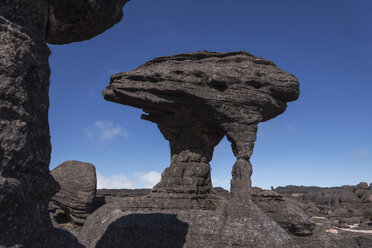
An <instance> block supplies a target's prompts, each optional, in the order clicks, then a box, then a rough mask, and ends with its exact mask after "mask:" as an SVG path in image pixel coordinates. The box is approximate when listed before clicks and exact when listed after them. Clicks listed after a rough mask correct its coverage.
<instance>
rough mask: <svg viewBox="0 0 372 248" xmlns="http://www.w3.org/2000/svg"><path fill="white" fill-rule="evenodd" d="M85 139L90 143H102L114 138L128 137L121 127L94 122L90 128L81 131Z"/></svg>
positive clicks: (105, 122) (108, 123)
mask: <svg viewBox="0 0 372 248" xmlns="http://www.w3.org/2000/svg"><path fill="white" fill-rule="evenodd" d="M83 132H84V134H85V137H87V139H89V140H91V141H95V142H103V141H108V140H112V139H114V138H116V137H124V138H126V137H128V133H127V131H125V129H124V128H122V127H121V126H119V125H117V124H114V123H113V122H109V121H102V120H98V121H96V122H95V123H94V124H93V125H92V126H89V127H85V128H84V129H83Z"/></svg>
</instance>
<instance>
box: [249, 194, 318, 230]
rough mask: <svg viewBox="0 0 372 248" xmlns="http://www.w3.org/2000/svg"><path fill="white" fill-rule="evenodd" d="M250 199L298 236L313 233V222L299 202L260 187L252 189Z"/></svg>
mask: <svg viewBox="0 0 372 248" xmlns="http://www.w3.org/2000/svg"><path fill="white" fill-rule="evenodd" d="M252 201H253V202H254V203H255V204H256V205H257V207H259V208H260V209H261V210H262V211H263V212H264V213H265V214H266V215H267V216H269V217H270V218H271V219H272V220H274V221H275V222H276V223H278V224H279V225H280V226H281V227H283V228H284V229H285V230H286V231H288V232H289V233H291V234H293V235H298V236H307V235H311V234H313V231H314V228H315V222H314V221H312V220H311V218H310V217H309V216H308V215H307V214H306V213H305V211H304V210H303V209H302V208H301V207H299V206H298V205H299V204H301V203H297V202H295V201H293V200H291V199H289V198H286V197H283V196H282V195H281V194H278V193H276V192H275V191H270V190H263V189H260V188H253V189H252Z"/></svg>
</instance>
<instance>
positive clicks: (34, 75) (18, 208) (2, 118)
mask: <svg viewBox="0 0 372 248" xmlns="http://www.w3.org/2000/svg"><path fill="white" fill-rule="evenodd" d="M126 2H127V0H106V1H103V0H55V1H47V0H27V1H20V0H4V1H1V6H0V246H16V245H20V246H22V245H24V246H31V245H32V246H33V247H38V246H40V247H57V245H58V246H61V245H62V246H64V247H71V245H68V244H67V243H66V244H65V245H64V243H63V242H64V241H63V239H64V237H62V236H61V237H59V234H57V231H56V230H54V229H53V227H52V223H51V221H50V217H49V214H48V202H49V198H50V197H51V196H52V195H54V194H55V192H57V190H58V185H57V183H56V182H55V181H54V180H53V178H52V176H51V175H50V173H49V168H48V166H49V160H50V153H51V145H50V134H49V125H48V108H49V97H48V93H49V74H50V71H49V65H48V57H49V54H50V50H49V49H48V47H47V45H46V42H49V43H53V44H65V43H69V42H73V41H81V40H84V39H89V38H92V37H94V36H95V35H98V34H100V33H102V32H104V31H105V30H106V29H107V28H109V27H111V26H112V25H114V24H115V23H117V22H118V21H119V20H120V17H121V15H122V14H121V8H122V7H123V5H124V4H125V3H126ZM57 240H58V241H57ZM66 242H69V241H66Z"/></svg>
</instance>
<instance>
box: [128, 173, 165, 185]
mask: <svg viewBox="0 0 372 248" xmlns="http://www.w3.org/2000/svg"><path fill="white" fill-rule="evenodd" d="M133 176H135V177H136V178H137V179H138V180H139V181H140V183H141V185H143V187H144V188H152V187H154V186H155V185H156V184H157V183H158V182H160V179H161V174H160V173H159V172H157V171H149V172H147V173H142V172H136V173H134V174H133Z"/></svg>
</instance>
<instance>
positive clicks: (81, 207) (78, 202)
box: [49, 161, 97, 225]
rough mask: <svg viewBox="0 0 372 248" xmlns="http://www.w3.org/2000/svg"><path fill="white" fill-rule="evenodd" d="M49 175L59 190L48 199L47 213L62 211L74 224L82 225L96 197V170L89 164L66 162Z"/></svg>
mask: <svg viewBox="0 0 372 248" xmlns="http://www.w3.org/2000/svg"><path fill="white" fill-rule="evenodd" d="M51 174H52V176H53V178H54V179H55V180H56V181H57V183H58V184H59V187H60V189H59V191H58V192H57V193H56V194H55V195H54V196H53V197H52V198H51V199H50V202H49V211H50V212H52V213H55V212H56V211H58V210H62V211H63V212H64V214H65V215H66V216H67V217H68V218H69V219H71V220H72V221H73V222H74V223H75V224H78V225H82V224H83V223H84V221H85V219H86V218H87V216H88V215H89V214H90V213H91V210H92V205H93V202H94V199H95V196H96V190H97V177H96V168H95V167H94V165H92V164H89V163H84V162H79V161H66V162H64V163H62V164H60V165H59V166H58V167H56V168H55V169H54V170H52V171H51Z"/></svg>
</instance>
